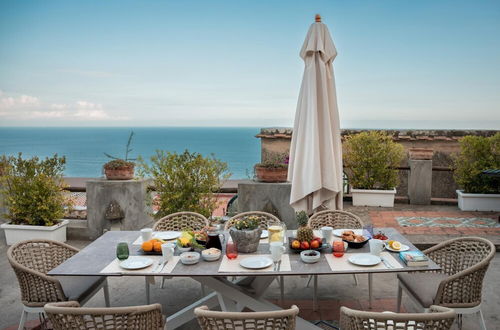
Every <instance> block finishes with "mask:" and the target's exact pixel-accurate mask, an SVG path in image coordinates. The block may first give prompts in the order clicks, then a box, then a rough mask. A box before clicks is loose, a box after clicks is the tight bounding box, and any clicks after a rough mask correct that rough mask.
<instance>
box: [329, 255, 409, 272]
mask: <svg viewBox="0 0 500 330" xmlns="http://www.w3.org/2000/svg"><path fill="white" fill-rule="evenodd" d="M355 254H357V253H344V256H343V257H340V258H337V257H334V256H333V254H331V253H326V254H325V258H326V261H328V265H329V266H330V268H331V269H332V271H349V270H367V269H391V268H387V267H386V266H385V264H384V263H383V262H380V263H379V264H378V265H375V266H358V265H355V264H352V263H350V262H349V260H348V258H349V257H350V256H352V255H355ZM380 256H381V257H383V258H384V259H385V260H386V261H387V262H388V263H389V264H391V265H392V266H393V268H392V269H400V268H403V266H402V265H401V264H400V263H399V262H398V261H397V260H396V259H395V258H394V257H393V256H392V254H391V253H389V252H382V253H381V254H380Z"/></svg>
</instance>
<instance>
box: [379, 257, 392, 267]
mask: <svg viewBox="0 0 500 330" xmlns="http://www.w3.org/2000/svg"><path fill="white" fill-rule="evenodd" d="M380 259H381V260H382V262H383V263H384V265H385V267H387V268H391V269H392V268H394V267H392V265H391V264H390V263H389V262H387V260H385V258H384V257H381V258H380Z"/></svg>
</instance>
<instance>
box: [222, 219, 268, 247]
mask: <svg viewBox="0 0 500 330" xmlns="http://www.w3.org/2000/svg"><path fill="white" fill-rule="evenodd" d="M259 223H260V221H259V217H257V216H252V215H250V216H247V217H244V218H241V219H237V220H236V221H235V222H234V224H233V226H232V227H231V228H230V229H229V235H231V238H232V239H233V242H235V243H236V248H237V249H238V252H242V253H253V252H255V251H257V248H258V247H259V242H260V236H261V235H262V229H261V228H260V227H259Z"/></svg>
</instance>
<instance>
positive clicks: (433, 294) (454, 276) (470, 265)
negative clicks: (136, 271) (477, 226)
mask: <svg viewBox="0 0 500 330" xmlns="http://www.w3.org/2000/svg"><path fill="white" fill-rule="evenodd" d="M423 252H424V253H425V254H426V255H427V256H428V257H429V258H430V259H432V260H433V261H434V262H436V263H437V264H438V265H439V266H441V268H442V269H441V271H438V272H432V273H428V272H426V273H410V274H399V275H398V280H399V287H398V302H397V305H398V306H397V308H398V311H399V308H400V306H401V298H402V293H403V290H404V291H405V292H406V293H408V295H409V296H410V297H411V298H412V299H413V300H414V301H415V302H417V303H418V304H419V305H421V306H422V307H423V308H425V309H428V308H429V307H430V305H440V306H446V307H450V308H453V309H455V311H456V312H457V314H458V325H459V327H460V328H461V326H462V315H463V314H474V313H478V314H479V315H478V316H479V320H480V326H481V329H486V326H485V324H484V318H483V313H482V312H481V293H482V289H483V279H484V275H485V273H486V270H487V269H488V266H489V264H490V261H491V259H493V257H494V255H495V246H494V245H493V243H491V242H490V241H488V240H487V239H484V238H480V237H462V238H455V239H451V240H448V241H445V242H442V243H440V244H438V245H435V246H433V247H431V248H430V249H427V250H425V251H423Z"/></svg>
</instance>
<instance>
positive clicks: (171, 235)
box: [153, 231, 181, 241]
mask: <svg viewBox="0 0 500 330" xmlns="http://www.w3.org/2000/svg"><path fill="white" fill-rule="evenodd" d="M153 236H154V238H159V239H163V240H165V241H169V240H172V239H176V238H178V237H179V236H181V233H180V232H178V231H158V232H155V233H154V235H153Z"/></svg>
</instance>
